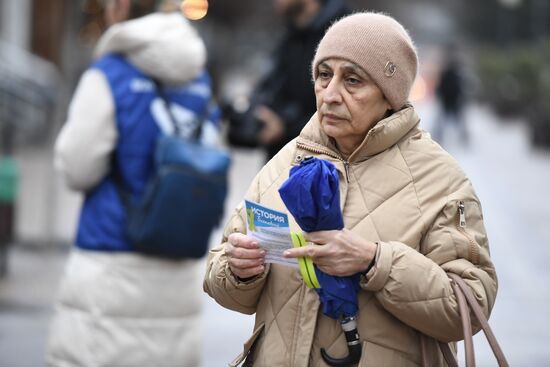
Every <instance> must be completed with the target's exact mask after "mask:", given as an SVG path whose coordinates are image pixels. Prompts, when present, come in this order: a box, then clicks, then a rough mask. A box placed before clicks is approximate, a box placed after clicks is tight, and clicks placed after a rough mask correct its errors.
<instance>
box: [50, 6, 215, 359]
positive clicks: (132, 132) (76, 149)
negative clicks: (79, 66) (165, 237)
mask: <svg viewBox="0 0 550 367" xmlns="http://www.w3.org/2000/svg"><path fill="white" fill-rule="evenodd" d="M161 3H163V2H160V1H155V0H141V1H140V0H106V1H105V2H104V5H105V8H104V11H105V12H104V15H105V20H106V22H107V25H108V26H109V27H108V29H107V31H106V32H105V33H104V35H103V36H102V37H101V38H100V40H99V42H98V44H97V46H96V49H95V61H94V63H93V64H92V65H91V66H90V67H89V69H88V70H86V72H85V73H84V74H83V75H82V77H81V80H80V82H79V84H78V87H77V89H76V92H75V94H74V96H73V99H72V102H71V104H70V107H69V111H68V121H67V122H66V124H65V125H64V127H63V129H62V130H61V132H60V134H59V136H58V138H57V142H56V145H55V166H56V168H57V169H58V170H59V171H60V172H61V174H62V175H63V177H64V178H65V180H66V182H67V184H68V186H69V187H70V188H72V189H74V190H77V191H80V192H82V193H83V194H84V203H83V206H82V210H81V214H80V219H79V223H78V230H77V236H76V243H75V247H74V249H73V250H72V252H71V254H70V257H69V260H68V264H67V266H66V269H65V274H64V277H63V279H62V281H61V285H60V290H59V294H58V299H57V302H56V307H55V315H54V318H53V320H52V323H51V326H50V336H49V340H48V348H47V355H46V359H47V365H49V366H81V367H84V366H94V367H99V366H136V367H143V366H200V365H201V349H202V348H201V341H202V338H201V329H200V312H201V304H200V297H201V289H200V271H201V270H202V268H203V266H204V262H202V261H197V260H187V259H186V260H178V261H175V260H162V259H159V258H154V257H148V256H144V255H140V254H138V253H135V252H133V251H132V247H131V245H130V244H129V242H128V240H127V238H126V236H125V226H126V215H125V209H124V205H123V204H122V202H121V199H120V196H119V193H118V192H117V188H116V186H115V183H114V180H113V174H114V173H113V172H114V170H118V174H119V175H120V177H121V179H122V181H123V183H124V184H125V185H126V186H127V188H128V189H129V192H131V193H132V194H133V195H135V196H140V195H142V194H143V192H144V189H145V186H146V183H147V181H148V178H149V177H150V176H151V174H152V169H153V152H154V147H155V142H156V140H157V137H158V136H159V134H162V133H164V134H172V133H173V131H174V127H173V124H172V121H171V120H170V117H169V116H168V115H169V114H168V113H167V110H166V108H165V107H166V106H165V105H164V101H163V100H162V99H161V97H160V94H159V91H158V88H156V86H155V83H154V81H158V83H159V84H160V85H162V86H163V87H166V88H163V89H164V91H165V92H166V93H165V94H166V96H167V99H168V100H169V101H170V104H169V105H170V110H171V114H172V115H173V116H174V117H173V118H174V120H175V123H177V124H178V125H179V132H180V134H182V135H190V134H191V133H192V132H193V131H194V130H195V127H196V126H195V125H197V124H198V123H200V119H199V118H198V117H199V116H204V111H205V110H206V109H207V108H209V107H208V106H209V102H210V99H211V87H210V79H209V75H208V74H207V73H206V71H205V62H206V49H205V46H204V44H203V41H202V40H201V38H200V37H199V35H198V33H197V32H196V31H195V29H194V28H193V27H192V26H191V25H190V24H189V22H188V21H187V20H186V19H185V18H183V16H182V15H181V14H179V13H176V12H165V11H158V9H159V6H160V5H163V4H161ZM164 5H165V4H164ZM218 119H219V113H218V111H217V108H213V109H212V111H211V114H210V115H209V116H208V118H207V119H206V120H205V121H204V122H202V123H203V127H202V133H201V134H202V135H201V136H200V137H199V138H200V139H201V140H202V141H203V143H205V144H218V140H219V136H218Z"/></svg>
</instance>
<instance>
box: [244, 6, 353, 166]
mask: <svg viewBox="0 0 550 367" xmlns="http://www.w3.org/2000/svg"><path fill="white" fill-rule="evenodd" d="M273 6H274V8H275V10H276V12H277V13H278V14H280V15H281V16H282V17H283V19H284V20H285V22H286V33H285V34H284V36H283V37H282V39H281V40H280V41H279V43H278V45H277V46H276V48H275V51H274V53H273V66H272V68H271V69H270V71H269V72H268V73H267V74H266V75H265V76H264V78H263V79H262V80H261V81H260V82H259V83H258V85H257V86H256V87H255V91H254V93H253V96H252V98H251V99H252V100H251V108H250V110H249V113H250V114H252V115H253V116H254V117H255V118H256V119H257V121H259V125H260V129H259V131H258V134H257V135H256V137H255V140H256V141H255V142H254V143H255V144H257V145H259V146H262V147H264V148H265V150H266V152H267V159H268V160H269V159H271V158H272V157H273V156H274V155H275V154H276V153H277V152H278V151H279V150H280V149H281V148H282V147H284V146H285V145H286V144H287V143H288V142H289V141H291V140H292V139H294V138H295V137H296V136H298V134H299V133H300V131H301V130H302V128H303V127H304V126H305V124H306V123H307V122H308V121H309V118H310V117H311V115H312V114H313V113H314V112H315V94H314V93H313V88H312V85H313V84H312V81H311V77H310V75H311V72H310V70H311V59H312V58H313V55H314V54H315V48H316V47H317V45H318V44H319V41H320V40H321V38H322V37H323V35H324V34H325V31H326V30H327V28H328V27H329V26H330V25H331V24H332V23H333V22H334V21H335V20H337V19H339V18H341V17H343V16H344V15H346V14H348V13H349V12H350V9H349V8H348V7H347V6H346V4H345V3H344V2H343V0H273Z"/></svg>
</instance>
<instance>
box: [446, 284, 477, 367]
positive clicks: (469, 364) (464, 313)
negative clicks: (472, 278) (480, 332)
mask: <svg viewBox="0 0 550 367" xmlns="http://www.w3.org/2000/svg"><path fill="white" fill-rule="evenodd" d="M451 287H452V288H453V291H454V293H455V296H456V300H457V301H458V311H459V312H460V318H461V320H462V335H463V338H464V350H465V355H466V367H475V365H476V358H475V350H474V340H473V338H472V335H473V332H472V320H471V319H470V310H469V308H468V303H466V298H465V297H464V294H463V293H462V292H461V290H462V289H461V288H459V286H458V285H457V284H456V283H455V282H451Z"/></svg>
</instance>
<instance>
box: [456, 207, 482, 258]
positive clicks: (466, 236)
mask: <svg viewBox="0 0 550 367" xmlns="http://www.w3.org/2000/svg"><path fill="white" fill-rule="evenodd" d="M455 215H456V219H455V228H456V230H457V232H456V233H457V234H458V238H456V239H455V243H466V246H467V252H466V254H464V255H465V256H464V257H465V258H466V259H467V260H468V261H470V262H471V263H472V264H476V265H477V264H479V262H480V249H481V246H480V245H479V243H478V241H477V240H476V238H475V237H476V236H475V235H476V233H484V231H485V228H481V229H480V228H478V227H479V226H480V225H482V223H483V218H482V216H481V209H480V208H479V205H478V204H477V203H476V202H475V201H471V200H470V201H467V200H458V201H457V202H456V214H455Z"/></svg>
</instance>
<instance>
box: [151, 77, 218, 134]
mask: <svg viewBox="0 0 550 367" xmlns="http://www.w3.org/2000/svg"><path fill="white" fill-rule="evenodd" d="M151 80H152V81H153V83H154V84H155V88H156V90H157V94H158V95H159V97H160V99H161V100H162V102H163V103H164V108H165V109H166V112H167V113H168V117H169V118H170V122H171V123H172V126H174V132H175V133H176V135H179V134H180V132H181V131H180V128H179V125H178V124H177V120H176V117H175V116H174V114H173V113H172V109H171V108H170V100H169V99H168V97H167V96H166V92H165V90H164V87H163V85H162V84H161V83H160V82H159V81H158V80H156V79H151ZM209 112H210V102H208V103H207V105H206V107H205V108H204V111H203V112H202V113H201V114H200V115H198V116H197V118H196V126H195V131H193V134H191V139H193V140H199V138H200V137H201V135H202V128H203V123H204V121H205V120H206V119H207V118H208V113H209Z"/></svg>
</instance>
